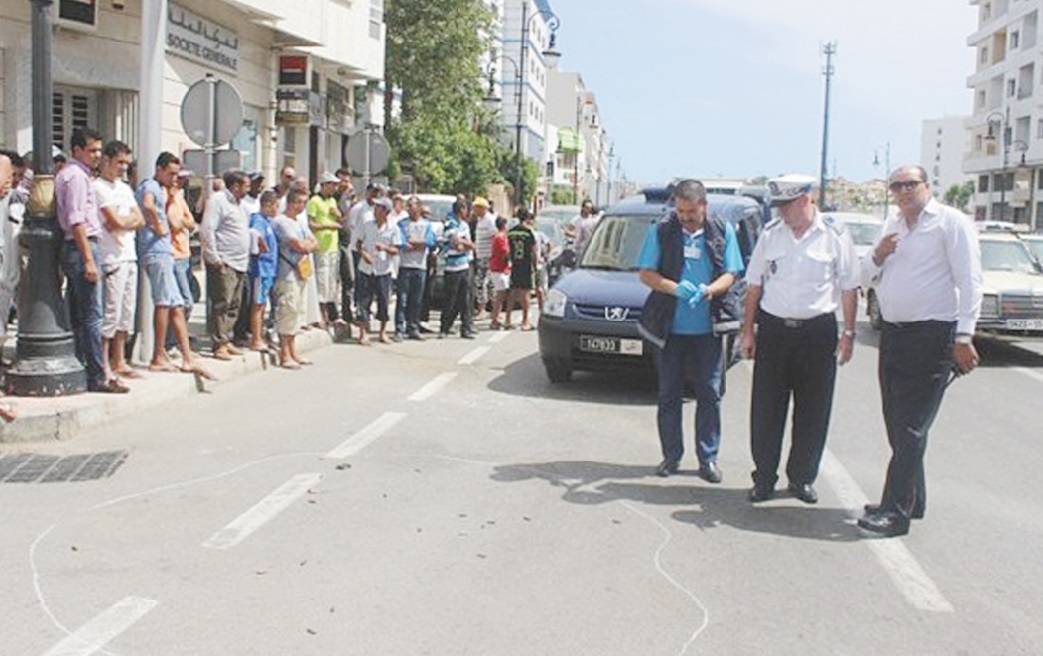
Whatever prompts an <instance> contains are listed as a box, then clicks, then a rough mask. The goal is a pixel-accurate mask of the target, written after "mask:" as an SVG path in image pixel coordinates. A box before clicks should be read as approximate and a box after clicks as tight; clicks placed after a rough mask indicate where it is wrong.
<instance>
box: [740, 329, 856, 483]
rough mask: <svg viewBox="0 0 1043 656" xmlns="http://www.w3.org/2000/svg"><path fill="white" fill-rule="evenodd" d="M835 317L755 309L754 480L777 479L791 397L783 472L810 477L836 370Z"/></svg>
mask: <svg viewBox="0 0 1043 656" xmlns="http://www.w3.org/2000/svg"><path fill="white" fill-rule="evenodd" d="M836 350H837V319H836V316H834V315H832V314H822V315H819V316H818V317H814V318H812V319H807V320H803V321H790V320H784V319H780V318H778V317H775V316H772V315H770V314H768V313H767V312H764V311H760V312H758V314H757V352H756V359H755V360H754V365H753V392H752V395H751V401H750V451H751V453H752V455H753V464H754V466H755V469H754V471H753V482H754V484H755V485H757V486H759V487H766V488H771V487H774V486H775V482H776V481H777V480H778V474H777V471H778V468H779V459H780V457H781V454H782V438H783V435H784V433H785V432H786V417H787V415H788V414H789V404H790V398H792V399H793V427H792V429H791V431H790V432H791V445H790V452H789V459H788V461H787V462H786V476H787V477H788V478H789V481H790V483H792V484H796V485H802V484H804V483H813V482H814V481H815V478H816V477H818V467H819V463H820V462H821V460H822V452H823V451H824V450H825V448H826V435H827V433H828V431H829V417H830V411H831V410H832V407H833V387H834V383H835V382H836V376H837V358H836Z"/></svg>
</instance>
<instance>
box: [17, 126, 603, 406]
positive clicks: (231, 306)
mask: <svg viewBox="0 0 1043 656" xmlns="http://www.w3.org/2000/svg"><path fill="white" fill-rule="evenodd" d="M69 146H70V148H69V152H68V155H66V154H65V153H62V152H61V151H58V150H56V151H55V153H54V176H55V197H56V213H57V223H58V227H59V228H60V231H61V236H62V237H63V241H62V246H61V255H60V266H61V270H62V272H63V273H64V275H65V279H66V282H65V293H66V297H67V299H68V307H69V312H70V323H71V327H72V330H73V333H74V337H75V343H76V353H77V357H79V358H80V360H81V361H82V362H83V364H84V367H85V369H86V371H87V378H88V389H89V390H91V391H96V392H110V393H125V392H127V391H128V389H129V388H128V385H127V381H128V380H129V379H133V378H137V377H140V376H141V374H140V373H139V371H138V369H136V368H135V367H133V366H131V364H130V362H129V361H128V352H129V350H130V349H128V341H130V337H131V335H134V334H136V331H137V330H138V324H139V321H138V315H139V312H140V311H141V310H144V309H145V308H139V307H138V300H139V289H141V287H140V286H141V285H144V286H145V287H144V288H143V289H146V290H147V296H144V297H143V300H149V301H151V306H152V308H151V317H150V318H151V334H150V337H151V343H152V349H151V354H150V357H149V359H148V365H147V368H148V370H149V371H154V372H168V371H170V372H175V371H184V372H191V373H194V374H197V375H200V376H203V377H212V374H211V372H210V370H209V368H208V367H207V365H206V364H205V362H204V360H203V359H202V358H201V357H200V356H199V354H198V353H196V352H195V351H194V350H193V343H192V342H191V340H190V338H189V331H188V320H189V318H190V315H191V313H192V309H193V306H194V304H195V302H196V301H197V300H199V293H198V285H197V284H196V279H195V277H194V274H193V271H192V242H191V241H190V238H191V236H192V235H193V234H198V240H199V246H200V251H201V257H202V263H203V266H204V268H205V279H206V281H205V285H206V300H207V333H208V336H209V340H210V347H211V354H212V357H214V358H216V359H219V360H228V359H231V358H232V357H234V356H237V355H241V354H242V353H243V352H244V350H245V349H250V350H254V351H268V352H272V353H274V354H277V357H278V363H279V364H280V366H282V367H285V368H288V369H297V368H300V367H301V366H302V365H306V364H310V362H309V361H308V360H307V359H306V358H305V357H304V356H302V355H301V353H300V351H299V350H298V347H297V344H296V337H297V335H299V334H300V332H301V331H302V330H306V329H310V328H313V327H315V328H326V329H336V330H338V331H339V332H340V334H341V335H342V336H345V335H346V337H347V339H348V340H354V341H357V342H358V343H359V344H369V343H371V339H376V340H378V341H380V342H391V341H401V340H404V339H410V340H423V339H425V337H424V334H425V333H432V334H433V333H436V332H437V334H438V336H439V337H440V338H442V337H446V336H448V335H449V334H450V333H451V332H452V331H453V327H454V325H455V324H456V323H457V321H459V333H458V334H459V335H460V337H462V338H464V339H473V338H474V337H475V334H476V322H477V321H480V320H483V319H484V318H485V317H486V316H488V317H489V319H490V321H489V327H490V328H491V329H495V330H502V329H510V328H512V327H514V323H513V322H512V313H513V310H515V309H517V308H518V307H519V306H520V309H521V314H522V316H521V322H520V324H519V327H520V328H521V330H531V329H532V327H533V324H532V322H531V321H530V317H529V301H530V297H531V296H532V295H535V297H536V299H537V302H538V303H539V307H540V308H541V309H542V304H543V296H544V292H545V290H546V287H547V266H546V265H547V260H548V255H549V253H550V246H551V245H550V242H549V240H548V238H547V237H546V235H545V234H544V233H542V232H540V231H538V230H536V228H535V221H534V216H533V215H532V213H531V212H529V211H528V210H527V209H525V208H520V209H518V211H517V212H515V214H514V216H513V217H511V218H510V219H507V218H506V217H502V216H497V215H496V213H495V212H494V210H493V207H492V203H491V202H490V201H489V200H487V199H486V198H484V197H482V196H475V197H473V199H471V200H470V201H468V199H467V198H466V197H465V196H463V195H461V196H459V197H457V200H456V202H455V203H454V204H453V206H452V209H451V211H449V212H448V213H447V215H446V216H435V215H433V214H432V211H431V208H430V207H429V206H427V205H425V204H424V203H423V202H421V200H420V199H419V198H418V197H417V196H412V195H410V196H407V195H403V194H401V193H398V192H396V191H394V190H389V189H387V188H385V187H384V186H382V185H379V184H369V185H368V186H367V187H366V188H365V189H364V190H363V191H362V193H361V194H357V193H356V192H355V190H354V189H353V187H352V182H351V175H350V171H348V170H346V169H341V170H338V171H337V172H336V174H330V173H324V174H322V176H321V177H320V179H319V180H317V181H316V182H315V183H314V185H313V184H312V183H311V182H310V181H309V180H308V179H307V178H303V177H298V176H297V174H296V172H295V171H294V170H293V168H292V167H289V166H287V167H284V168H283V169H282V170H281V171H280V173H279V180H278V181H277V183H276V184H275V185H274V186H270V187H269V186H268V185H266V183H265V178H264V175H263V174H262V173H259V172H258V173H252V174H247V173H244V172H242V171H237V170H233V171H228V172H225V173H224V174H223V175H222V176H221V177H220V178H218V179H214V180H213V181H211V182H210V183H208V184H207V186H206V188H205V189H204V190H203V193H201V194H200V195H199V198H198V200H197V201H196V202H194V203H192V202H190V200H189V198H188V197H187V195H186V191H187V190H186V183H187V181H188V179H189V178H190V176H192V173H191V172H189V171H186V170H185V169H183V168H182V163H181V161H180V160H179V159H178V157H177V156H176V155H174V154H172V153H169V152H164V153H162V154H160V155H159V157H158V158H157V160H156V161H155V166H154V168H153V170H151V171H148V172H147V173H146V172H144V171H143V172H141V174H140V175H139V174H138V173H137V172H136V171H135V170H134V163H133V153H132V152H131V149H130V148H129V147H128V146H127V145H126V144H124V143H122V142H119V141H109V142H107V143H103V138H102V135H100V134H99V133H98V132H96V131H94V130H91V129H80V130H77V131H75V132H74V134H73V135H72V138H71V140H70V144H69ZM32 169H33V166H32V159H31V154H27V156H19V155H18V154H16V153H13V152H8V151H2V152H0V223H2V229H0V316H3V317H4V318H8V317H9V315H11V314H12V312H13V306H14V300H15V297H16V293H15V290H16V288H17V286H18V277H19V272H20V269H21V265H22V256H21V252H20V249H19V246H18V243H17V231H18V229H19V225H20V223H21V222H22V221H23V219H24V218H25V208H26V204H27V201H28V198H29V193H30V189H31V185H32V179H33V170H32ZM592 209H593V208H592V207H588V204H584V210H583V215H582V217H577V219H583V218H587V219H588V221H587V222H586V223H589V217H590V216H592V215H593V212H592ZM595 218H596V217H595ZM586 223H584V221H582V220H579V221H577V222H576V224H575V227H574V226H569V227H567V228H566V233H567V234H569V236H570V238H572V239H575V240H577V241H579V240H582V239H583V237H584V236H585V237H587V238H589V234H579V233H583V231H584V230H585V229H586V227H585V226H586ZM577 229H578V231H579V232H577ZM570 231H571V232H570ZM436 305H437V306H438V307H439V308H440V309H441V313H440V317H439V323H438V325H437V326H432V327H429V326H428V322H429V321H430V312H431V309H432V307H433V306H436ZM6 327H7V322H6V321H0V344H2V340H3V338H4V337H5V336H6ZM374 328H375V330H374ZM140 336H141V335H140V334H138V337H140ZM8 410H10V408H9V406H6V405H5V406H4V407H2V408H0V413H2V412H5V411H8Z"/></svg>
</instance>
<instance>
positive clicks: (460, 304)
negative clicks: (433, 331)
mask: <svg viewBox="0 0 1043 656" xmlns="http://www.w3.org/2000/svg"><path fill="white" fill-rule="evenodd" d="M471 292H472V289H471V267H467V268H466V269H464V270H463V271H446V272H445V291H444V293H443V304H442V321H441V324H442V325H441V328H440V332H441V333H442V334H443V335H447V334H449V331H450V329H452V327H453V322H455V321H456V317H457V316H459V317H460V334H461V335H466V334H468V333H473V332H474V304H473V303H472V301H471V299H472V294H471Z"/></svg>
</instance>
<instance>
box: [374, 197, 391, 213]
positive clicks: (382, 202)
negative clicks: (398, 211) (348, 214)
mask: <svg viewBox="0 0 1043 656" xmlns="http://www.w3.org/2000/svg"><path fill="white" fill-rule="evenodd" d="M373 206H374V207H383V208H384V209H386V210H388V211H389V212H390V211H391V210H392V209H393V208H394V206H393V205H392V204H391V201H389V200H388V199H387V198H378V199H376V200H374V201H373Z"/></svg>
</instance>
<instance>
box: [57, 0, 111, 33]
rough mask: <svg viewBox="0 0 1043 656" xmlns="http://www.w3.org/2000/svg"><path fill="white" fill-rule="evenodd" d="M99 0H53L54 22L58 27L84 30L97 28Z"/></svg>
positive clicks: (91, 30) (88, 30)
mask: <svg viewBox="0 0 1043 656" xmlns="http://www.w3.org/2000/svg"><path fill="white" fill-rule="evenodd" d="M99 1H100V0H55V3H54V5H52V6H53V7H54V22H55V24H56V25H58V26H59V27H64V28H68V29H72V30H80V31H84V32H93V31H95V30H97V29H98V2H99Z"/></svg>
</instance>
